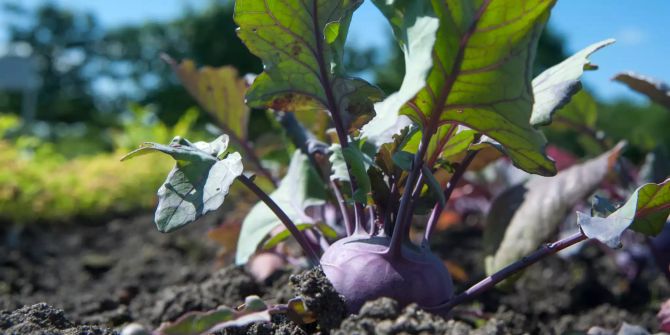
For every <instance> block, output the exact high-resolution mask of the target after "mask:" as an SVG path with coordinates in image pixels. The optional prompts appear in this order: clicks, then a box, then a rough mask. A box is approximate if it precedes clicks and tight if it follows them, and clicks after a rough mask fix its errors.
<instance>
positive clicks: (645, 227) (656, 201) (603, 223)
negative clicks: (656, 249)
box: [577, 179, 670, 248]
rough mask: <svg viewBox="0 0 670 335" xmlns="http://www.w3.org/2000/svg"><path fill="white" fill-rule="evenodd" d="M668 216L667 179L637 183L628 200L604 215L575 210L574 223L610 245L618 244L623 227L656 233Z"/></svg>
mask: <svg viewBox="0 0 670 335" xmlns="http://www.w3.org/2000/svg"><path fill="white" fill-rule="evenodd" d="M668 215H670V179H668V180H666V181H664V182H663V183H660V184H645V185H642V186H640V187H639V188H638V189H637V190H635V192H634V193H633V195H631V197H630V198H629V199H628V201H627V202H626V203H625V204H624V205H623V206H621V208H619V209H617V210H616V211H615V212H614V213H612V214H610V215H608V216H607V217H606V218H601V217H592V216H590V215H588V214H584V213H579V212H578V213H577V223H578V224H579V226H580V227H581V228H582V231H583V232H584V234H585V235H586V236H588V237H589V238H595V239H597V240H599V241H601V242H603V243H605V244H607V245H608V246H610V247H612V248H618V247H620V246H621V234H623V232H624V231H625V230H626V229H631V230H634V231H636V232H638V233H642V234H645V235H657V234H658V233H660V232H661V231H662V230H663V226H664V225H665V223H666V221H667V219H668Z"/></svg>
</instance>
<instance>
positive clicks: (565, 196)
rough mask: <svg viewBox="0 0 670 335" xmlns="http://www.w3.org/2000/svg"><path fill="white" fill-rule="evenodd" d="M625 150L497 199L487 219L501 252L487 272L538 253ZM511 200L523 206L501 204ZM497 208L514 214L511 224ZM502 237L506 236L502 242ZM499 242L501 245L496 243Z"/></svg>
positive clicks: (488, 235) (489, 239)
mask: <svg viewBox="0 0 670 335" xmlns="http://www.w3.org/2000/svg"><path fill="white" fill-rule="evenodd" d="M622 148H623V144H619V145H617V146H616V147H615V148H614V149H612V150H610V151H608V152H606V153H604V154H602V155H600V156H598V157H596V158H594V159H591V160H588V161H586V162H584V163H582V164H578V165H574V166H572V167H570V168H568V169H567V170H563V171H561V172H560V173H559V174H558V175H556V176H555V177H551V178H548V177H540V176H533V177H532V178H531V179H530V180H528V182H526V183H525V184H524V185H523V187H522V188H520V189H519V190H520V191H525V193H521V194H518V193H516V195H514V196H513V195H512V194H507V193H503V194H501V195H500V196H499V197H498V198H496V200H494V203H493V205H492V206H491V207H492V211H491V212H490V213H489V216H488V219H487V227H486V231H485V240H486V244H487V246H489V247H490V248H492V249H494V248H496V247H497V250H496V251H495V254H493V255H489V256H488V257H487V258H486V272H487V273H488V274H492V273H494V272H496V271H498V270H500V269H502V268H503V267H505V266H507V265H509V264H511V263H512V262H514V261H516V260H518V259H520V258H521V257H523V256H524V255H526V254H528V253H530V252H532V251H534V250H536V249H537V248H538V247H539V246H540V245H541V244H542V243H543V242H545V241H546V240H547V239H548V238H549V237H550V236H551V235H552V234H553V233H555V232H556V229H557V228H558V226H559V224H560V223H561V222H563V220H564V219H565V216H566V214H567V213H568V211H569V210H570V209H571V208H573V207H574V206H575V205H576V204H577V203H579V202H580V201H582V200H583V199H584V198H585V197H587V196H588V195H589V194H591V193H592V192H593V191H594V190H595V189H596V188H597V187H598V185H599V184H600V183H601V182H602V181H603V179H604V178H605V177H606V176H607V174H608V173H609V171H610V170H611V169H612V168H613V167H614V165H615V163H616V160H617V159H618V157H619V154H620V152H621V150H622ZM515 192H516V191H515ZM508 200H513V201H514V202H516V203H517V204H519V207H518V209H517V210H516V211H510V209H512V206H508V205H499V204H498V203H499V202H501V201H502V202H503V203H505V202H506V201H508ZM520 200H521V201H520ZM496 208H497V209H498V210H503V211H506V212H507V213H508V214H509V213H512V212H513V213H514V214H513V216H512V217H511V219H510V221H506V219H508V218H509V215H504V214H501V213H500V212H497V211H494V209H496ZM503 220H505V221H503ZM505 227H506V228H505ZM503 231H504V235H503V233H502V232H503ZM500 236H503V237H502V240H501V239H500ZM498 241H499V243H500V244H499V246H498V245H497V244H495V243H496V242H498ZM492 249H490V250H489V251H492Z"/></svg>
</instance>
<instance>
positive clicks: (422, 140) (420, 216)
mask: <svg viewBox="0 0 670 335" xmlns="http://www.w3.org/2000/svg"><path fill="white" fill-rule="evenodd" d="M361 3H362V0H327V1H326V0H282V1H264V0H237V1H236V3H235V22H236V23H237V24H238V25H239V28H238V36H239V38H240V39H241V40H242V41H243V42H244V43H245V44H246V46H247V47H248V48H249V50H250V51H251V52H252V53H253V54H255V55H256V56H258V57H259V58H261V59H262V60H263V63H264V71H263V72H262V73H260V74H259V75H258V76H256V77H255V78H254V79H253V83H251V84H250V86H249V87H247V86H246V82H245V81H244V80H242V79H240V78H238V76H237V74H236V72H235V71H234V70H232V69H230V68H221V69H213V68H204V69H202V70H200V71H198V70H196V69H195V67H194V65H193V63H190V62H189V63H182V64H177V63H176V62H174V61H170V62H171V63H172V64H173V66H174V68H175V70H176V71H177V74H178V75H179V77H180V78H181V80H182V81H183V82H184V83H185V85H186V87H187V88H188V90H189V91H190V92H191V93H192V95H194V97H195V98H196V100H197V101H198V102H199V103H200V104H201V106H202V107H203V108H204V109H206V110H207V111H209V112H211V113H213V114H214V115H215V116H216V119H217V121H218V123H219V126H220V128H221V129H222V131H223V134H222V135H221V136H219V137H218V138H217V139H215V140H214V141H212V142H209V143H207V142H196V143H191V142H189V141H188V140H186V139H183V138H179V137H178V138H175V139H174V140H173V141H172V143H170V144H167V145H161V144H155V143H145V144H144V145H143V146H142V147H141V148H140V149H138V150H136V151H134V152H132V153H130V154H129V155H128V156H127V157H126V158H130V157H133V156H137V155H140V154H144V153H149V152H162V153H165V154H168V155H170V156H172V157H173V158H174V159H175V160H176V165H175V167H174V169H173V170H172V171H171V172H170V174H169V175H168V177H167V180H166V181H165V183H164V184H163V186H162V187H161V188H160V189H159V190H158V198H159V204H158V209H157V210H156V215H155V221H156V225H157V227H158V229H159V230H160V231H162V232H170V231H173V230H176V229H178V228H180V227H183V226H185V225H187V224H189V223H191V222H193V221H195V220H197V219H198V218H199V217H201V216H202V215H204V214H206V213H207V212H210V211H213V210H216V209H218V208H219V207H220V206H221V204H222V203H223V201H224V198H226V196H227V195H228V193H229V190H230V187H231V185H232V184H233V183H235V182H237V183H240V184H241V185H243V186H244V187H246V188H248V189H249V190H250V191H251V192H253V193H254V194H255V195H256V196H258V198H259V199H260V202H259V203H258V204H257V205H255V206H254V207H253V208H252V209H251V211H250V212H249V213H248V215H247V217H246V219H245V220H244V222H243V224H242V230H241V233H240V238H239V242H238V250H237V255H236V262H237V263H238V264H244V263H246V262H247V261H249V259H250V257H252V256H253V255H254V254H255V253H256V252H257V251H259V250H261V249H263V248H267V247H272V246H274V245H276V244H277V243H279V242H281V241H282V240H284V239H286V238H288V237H290V236H292V237H293V238H294V239H295V240H296V241H297V242H298V244H299V245H300V247H301V248H302V250H303V252H304V256H305V257H306V259H307V260H308V261H309V263H310V264H312V265H315V266H316V265H320V266H321V267H322V269H323V272H324V273H325V275H326V276H327V278H328V279H329V280H330V282H331V283H332V284H333V286H334V288H335V289H336V290H337V292H339V293H340V294H341V295H342V296H343V297H344V299H345V302H346V304H347V306H348V309H349V311H350V312H352V313H353V312H357V311H358V310H359V308H360V307H361V306H362V304H363V303H364V302H365V301H368V300H371V299H375V298H378V297H382V296H386V297H391V298H393V299H395V300H397V301H398V302H399V303H400V305H407V304H409V303H417V304H418V305H419V306H420V307H421V308H423V309H426V310H428V311H431V312H434V313H439V314H443V315H444V314H447V313H448V312H449V311H450V309H451V308H453V307H454V306H455V305H457V304H459V303H462V302H465V301H467V300H470V299H471V298H472V297H474V296H475V295H477V294H479V293H481V292H483V291H484V290H486V289H488V288H491V287H493V286H494V285H496V284H497V283H499V282H501V281H502V280H505V279H507V278H509V277H511V276H513V275H515V274H517V273H518V272H519V271H521V270H522V269H524V268H525V267H527V266H528V265H530V264H533V263H534V262H536V261H538V260H539V259H541V258H543V257H545V256H547V255H551V254H554V253H556V252H557V251H559V250H561V249H564V248H566V247H568V246H571V245H573V244H576V243H578V242H580V241H583V240H587V239H589V238H594V239H598V240H601V241H603V242H605V243H607V244H608V245H611V246H614V247H615V246H618V244H619V236H620V235H621V233H622V232H623V231H624V230H626V229H633V230H635V231H638V232H641V233H644V234H649V235H654V234H657V233H658V232H659V231H660V230H661V228H662V227H663V224H664V223H665V219H666V218H667V217H668V213H669V212H670V182H667V181H666V182H664V183H661V184H647V185H643V186H641V187H640V188H639V189H637V191H635V193H634V194H633V196H632V197H631V198H630V200H628V202H626V203H625V204H624V205H623V206H621V207H620V208H618V209H616V208H613V209H612V211H610V212H609V213H607V214H608V215H607V216H605V217H592V216H591V215H587V214H579V216H578V224H579V225H580V227H581V228H580V229H579V230H578V232H577V233H575V234H573V235H571V236H569V237H567V238H565V239H562V240H560V241H557V242H554V243H550V244H546V245H544V246H543V247H542V248H540V249H539V250H537V251H535V252H532V253H530V255H527V256H525V257H522V255H519V256H520V257H519V260H517V261H515V260H508V259H504V260H501V259H496V261H495V263H492V264H494V266H493V267H492V268H495V271H494V272H492V273H491V276H490V277H487V278H486V279H484V280H483V281H481V282H480V283H478V284H476V285H475V286H473V287H472V288H470V289H468V290H466V291H465V292H463V293H460V294H458V295H455V294H454V288H453V285H452V281H451V277H450V274H449V272H448V270H447V269H446V268H445V266H444V265H443V262H442V261H441V260H440V259H438V258H437V257H436V256H435V255H433V253H431V250H430V247H429V241H430V240H431V235H432V234H433V231H434V228H435V225H436V222H437V219H438V217H439V216H440V213H441V212H442V210H443V209H444V208H445V204H446V202H447V201H448V199H449V198H450V196H451V195H452V192H453V191H454V188H455V186H456V184H457V182H458V181H459V180H460V179H461V178H462V177H463V175H464V174H465V173H466V172H467V170H468V167H469V166H470V165H471V164H474V163H477V161H478V160H487V159H489V157H491V155H485V154H484V152H485V151H497V152H500V153H501V154H504V155H506V156H507V157H508V158H509V160H511V162H512V163H513V164H514V165H515V166H516V167H517V168H519V169H522V170H524V171H526V172H529V173H532V174H536V175H540V176H545V177H548V176H553V175H555V174H556V168H555V165H554V162H553V161H552V159H550V158H549V157H548V156H547V155H546V154H545V146H546V145H547V143H546V139H545V137H544V135H543V133H542V132H541V130H540V127H542V126H545V125H548V124H550V123H551V121H552V115H553V113H554V112H555V111H557V110H558V109H560V108H561V107H563V106H564V105H565V104H566V103H568V102H569V101H570V99H571V97H572V95H574V94H575V93H576V92H577V91H578V90H579V89H580V88H581V84H580V81H579V78H580V76H581V75H582V74H583V72H584V71H585V70H592V69H595V68H596V66H595V65H593V64H591V63H590V62H589V61H588V57H589V56H590V55H591V54H592V53H593V52H595V51H596V50H598V49H600V48H602V47H604V46H606V45H609V44H611V43H613V40H605V41H602V42H598V43H595V44H593V45H591V46H588V47H587V48H585V49H584V50H582V51H580V52H578V53H577V54H575V55H574V56H572V57H570V58H568V59H566V60H565V61H564V62H562V63H560V64H558V65H556V66H554V67H552V68H550V69H548V70H546V71H545V72H543V73H542V74H540V75H539V76H537V77H536V78H534V79H533V78H532V68H533V61H534V56H535V51H536V50H535V49H536V46H537V43H538V39H539V37H540V34H541V32H542V29H543V28H544V25H545V23H546V22H547V19H548V18H549V14H550V11H551V8H552V7H553V5H554V3H555V1H554V0H534V1H502V0H432V1H415V0H374V1H373V3H374V4H375V5H376V6H377V7H378V8H379V10H380V11H381V12H382V13H383V14H384V15H385V17H386V18H387V19H388V22H389V24H390V25H391V27H392V29H393V32H394V36H395V38H396V40H397V41H398V44H399V47H400V48H401V49H402V52H403V54H404V57H405V69H406V72H405V76H404V80H403V82H402V85H401V87H400V89H399V90H398V91H397V92H395V93H393V94H391V95H389V96H387V97H384V96H383V94H382V92H381V91H380V90H379V89H377V88H376V87H375V86H373V85H371V84H369V83H367V82H366V81H364V80H362V79H358V78H350V77H348V76H347V75H346V69H344V68H343V61H342V60H343V52H344V44H345V40H346V38H347V33H348V27H349V23H350V21H351V18H352V15H353V13H354V11H355V10H356V8H357V7H358V6H359V5H360V4H361ZM213 43H216V41H215V40H214V41H213ZM393 70H394V69H389V71H393ZM243 96H244V98H243ZM245 99H246V100H245ZM245 101H246V104H245V103H244V102H245ZM251 109H255V111H251ZM258 110H267V111H268V112H269V113H271V114H272V115H274V116H276V117H277V118H278V121H279V122H278V124H279V125H281V126H283V128H284V133H285V134H286V136H285V137H286V138H289V139H290V140H291V142H292V145H291V147H292V148H295V149H294V150H293V153H292V154H291V155H290V157H291V158H290V164H289V166H288V168H287V169H286V172H285V175H284V177H283V179H281V180H280V181H279V182H278V183H277V184H276V185H277V186H276V187H275V186H273V184H274V179H275V178H276V177H275V176H277V175H279V173H278V172H277V170H276V169H275V170H274V171H273V170H272V168H271V167H270V165H267V164H264V163H266V161H265V160H264V159H263V158H259V156H258V152H259V146H258V145H256V146H255V145H254V144H252V143H250V142H249V141H248V137H247V126H248V122H247V121H248V120H249V113H252V112H257V111H258ZM259 112H260V111H259ZM323 113H325V115H327V116H329V121H328V127H330V128H332V129H331V130H330V131H324V132H323V134H325V136H324V135H323V134H315V133H314V132H313V131H312V130H313V127H306V126H304V125H301V124H300V123H299V122H298V120H299V119H303V120H304V119H310V116H312V117H311V119H314V118H315V117H313V116H315V115H321V114H323ZM329 134H330V136H328V135H329ZM279 138H281V137H277V139H279ZM287 146H288V145H287ZM233 148H235V149H238V150H240V151H241V153H242V154H240V153H238V152H237V151H236V150H235V149H233ZM620 150H621V148H620V147H617V148H614V149H613V150H612V151H611V152H608V153H607V154H606V155H604V156H603V157H601V158H598V159H596V160H595V161H594V162H593V163H590V164H591V165H596V166H602V167H601V168H600V170H606V169H607V167H608V166H610V165H611V164H612V163H611V160H616V157H618V154H619V151H620ZM493 156H494V157H498V156H499V154H498V155H493ZM247 163H250V164H247ZM478 164H482V162H479V163H478ZM245 166H250V167H251V170H252V171H255V172H258V174H259V175H261V176H263V177H265V178H262V180H265V179H269V180H270V181H271V183H267V182H266V183H264V184H262V185H261V184H257V183H256V181H258V180H257V178H256V179H255V178H254V176H253V174H248V173H247V174H245V173H244V170H245V168H244V167H245ZM280 170H281V169H280ZM600 170H598V171H597V172H596V173H595V174H594V176H593V177H592V178H591V179H589V181H588V182H587V183H585V184H584V185H580V186H579V187H577V188H575V189H574V190H565V189H564V188H561V187H559V186H555V185H560V180H559V181H558V183H556V182H551V180H552V179H550V178H544V179H542V180H541V181H538V182H535V183H531V184H529V187H534V188H537V190H534V191H535V192H540V193H542V192H548V191H549V190H553V189H561V191H562V192H563V191H566V192H565V193H562V194H561V195H560V196H559V197H558V198H557V199H556V201H557V202H556V203H555V204H554V203H546V202H545V203H537V204H530V205H529V206H530V207H532V206H560V207H561V208H565V209H568V208H569V205H568V204H569V203H570V201H571V200H572V199H573V198H577V197H585V196H586V195H588V192H591V191H592V189H593V188H594V187H595V185H596V184H597V183H598V181H599V180H600V179H601V178H602V174H604V172H603V171H600ZM580 171H581V170H580ZM574 173H577V174H579V173H582V172H579V171H577V172H574ZM577 179H578V178H577ZM561 180H563V179H561ZM565 180H571V181H574V180H576V179H575V178H565ZM552 185H554V186H552ZM545 187H546V188H548V189H547V190H543V188H545ZM550 199H551V198H550ZM333 211H337V213H335V214H333ZM532 219H533V220H553V218H547V217H545V216H543V215H537V216H532ZM413 223H416V224H418V226H420V227H424V229H425V232H424V234H423V238H422V240H421V241H412V240H411V239H410V227H411V226H412V224H413ZM534 223H537V224H538V227H542V226H541V225H540V224H541V223H542V222H534ZM552 224H553V223H552ZM282 226H283V228H284V230H283V231H282V230H281V229H278V227H282ZM526 227H527V226H526ZM539 229H541V228H539ZM333 233H335V234H337V236H338V237H340V236H341V238H340V239H339V240H337V241H336V242H334V243H332V244H329V241H332V235H333ZM517 236H518V238H519V239H523V238H524V236H525V235H524V234H523V231H521V232H520V233H519V234H518V235H517ZM545 237H546V236H545ZM518 242H523V240H520V241H518ZM540 242H542V241H540ZM537 243H539V242H536V241H532V242H531V245H534V246H533V247H532V248H535V247H536V246H537ZM259 305H260V304H259ZM260 310H261V311H262V313H260V314H254V315H264V317H267V315H268V313H266V312H267V311H268V310H271V311H274V312H277V311H285V310H293V311H295V310H302V307H301V308H288V309H287V308H282V307H278V306H274V307H269V308H267V309H266V308H265V307H263V308H260ZM222 313H223V314H225V315H226V318H225V320H226V321H225V323H224V324H228V323H230V322H231V321H230V320H234V319H235V318H236V317H235V315H236V314H235V313H233V312H231V311H230V310H226V311H225V312H222ZM303 315H304V314H303ZM210 316H211V315H209V316H202V315H201V316H198V318H205V319H207V320H209V321H208V322H209V323H206V325H207V326H202V327H201V328H200V330H201V331H205V330H207V329H210V328H211V327H219V328H215V329H220V324H219V326H216V325H215V324H216V322H214V323H212V322H211V320H212V319H211V318H210ZM247 316H248V315H247ZM250 319H253V318H246V319H245V320H250ZM198 320H200V319H198ZM222 320H223V319H222ZM189 322H190V321H189ZM222 322H223V321H222ZM232 324H239V322H232ZM201 325H202V324H201ZM209 326H211V327H209ZM165 333H169V332H165Z"/></svg>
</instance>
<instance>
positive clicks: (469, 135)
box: [442, 127, 477, 158]
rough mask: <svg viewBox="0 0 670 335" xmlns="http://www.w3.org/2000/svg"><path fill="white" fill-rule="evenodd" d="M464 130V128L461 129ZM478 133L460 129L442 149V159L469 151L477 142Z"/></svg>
mask: <svg viewBox="0 0 670 335" xmlns="http://www.w3.org/2000/svg"><path fill="white" fill-rule="evenodd" d="M459 128H462V127H459ZM476 134H477V132H476V131H474V130H472V129H459V130H457V132H456V134H455V135H454V136H453V137H452V138H451V139H450V140H449V141H448V142H447V144H446V145H445V146H444V147H443V148H442V157H444V158H447V157H451V156H456V155H459V154H462V153H463V152H465V151H467V150H468V148H469V147H470V144H472V143H473V142H474V141H475V135H476Z"/></svg>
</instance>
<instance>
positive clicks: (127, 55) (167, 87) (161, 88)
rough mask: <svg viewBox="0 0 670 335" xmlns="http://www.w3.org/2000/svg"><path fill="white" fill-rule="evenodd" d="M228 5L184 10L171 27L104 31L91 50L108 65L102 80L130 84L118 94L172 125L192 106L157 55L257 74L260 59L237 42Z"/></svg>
mask: <svg viewBox="0 0 670 335" xmlns="http://www.w3.org/2000/svg"><path fill="white" fill-rule="evenodd" d="M232 4H233V3H232V1H224V0H214V1H211V3H210V4H209V6H208V7H207V8H206V9H205V10H204V11H193V10H186V11H185V14H184V15H183V16H182V17H180V18H178V19H176V20H174V21H171V22H165V23H163V22H150V23H146V24H143V25H139V26H127V27H121V28H118V29H114V30H111V31H109V32H108V33H107V34H106V36H105V37H104V39H102V40H101V41H100V42H99V43H98V48H97V52H98V53H99V54H100V55H101V56H102V57H103V58H105V59H107V61H108V62H109V63H110V64H109V66H104V68H105V73H104V75H105V76H108V77H109V78H112V79H113V80H117V81H122V82H128V81H130V85H128V86H129V87H130V88H131V89H130V91H129V92H125V93H124V95H125V96H126V97H128V98H131V99H133V100H137V99H139V100H141V102H142V103H145V104H154V105H155V106H156V107H157V112H158V115H159V117H160V118H161V119H162V120H163V121H165V122H167V123H168V124H173V123H174V122H176V120H177V119H179V116H180V115H181V113H182V112H183V111H184V110H186V109H187V108H188V107H190V106H193V105H194V100H193V99H192V98H191V97H190V96H189V95H188V93H187V92H186V90H184V89H183V88H182V87H181V85H180V84H179V82H178V80H177V78H176V77H175V76H174V75H173V74H172V71H171V70H170V68H169V66H168V65H167V64H165V63H164V62H163V61H162V60H161V59H160V54H161V53H166V54H169V55H170V56H172V57H173V58H175V59H177V60H181V59H182V58H190V59H193V60H194V61H195V62H196V64H198V65H200V66H202V65H209V66H221V65H233V66H235V67H236V68H237V69H238V70H239V71H240V73H242V74H244V73H251V72H253V73H258V72H260V71H261V70H262V64H261V62H260V60H259V59H258V58H256V57H255V56H253V55H252V54H251V53H249V51H247V49H246V47H245V46H244V45H243V44H242V42H241V41H240V40H239V39H238V38H237V35H236V33H235V28H236V24H235V22H234V21H233V6H232ZM121 65H123V66H121ZM124 100H125V99H120V100H117V101H124Z"/></svg>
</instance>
